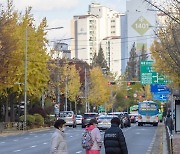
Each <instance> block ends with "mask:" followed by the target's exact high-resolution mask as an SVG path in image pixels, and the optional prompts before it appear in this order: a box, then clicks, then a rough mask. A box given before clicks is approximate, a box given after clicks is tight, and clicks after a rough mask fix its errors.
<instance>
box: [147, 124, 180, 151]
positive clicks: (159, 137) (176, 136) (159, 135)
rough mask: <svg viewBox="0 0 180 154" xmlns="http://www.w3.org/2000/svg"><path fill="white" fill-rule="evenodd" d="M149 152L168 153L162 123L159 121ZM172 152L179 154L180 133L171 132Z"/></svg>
mask: <svg viewBox="0 0 180 154" xmlns="http://www.w3.org/2000/svg"><path fill="white" fill-rule="evenodd" d="M150 153H151V154H168V144H167V136H166V129H165V125H164V123H159V126H158V128H157V131H156V134H155V141H154V144H153V146H152V150H151V152H150ZM172 153H173V154H180V133H173V136H172Z"/></svg>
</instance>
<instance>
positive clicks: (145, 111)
mask: <svg viewBox="0 0 180 154" xmlns="http://www.w3.org/2000/svg"><path fill="white" fill-rule="evenodd" d="M158 113H159V109H158V103H156V102H153V101H143V102H139V104H138V126H143V124H152V125H153V126H158Z"/></svg>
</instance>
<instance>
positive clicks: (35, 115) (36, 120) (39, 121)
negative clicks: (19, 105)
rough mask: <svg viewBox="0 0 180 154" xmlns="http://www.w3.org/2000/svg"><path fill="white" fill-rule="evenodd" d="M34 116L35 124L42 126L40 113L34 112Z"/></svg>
mask: <svg viewBox="0 0 180 154" xmlns="http://www.w3.org/2000/svg"><path fill="white" fill-rule="evenodd" d="M33 116H34V118H35V125H37V126H43V125H44V118H43V117H42V115H40V114H34V115H33Z"/></svg>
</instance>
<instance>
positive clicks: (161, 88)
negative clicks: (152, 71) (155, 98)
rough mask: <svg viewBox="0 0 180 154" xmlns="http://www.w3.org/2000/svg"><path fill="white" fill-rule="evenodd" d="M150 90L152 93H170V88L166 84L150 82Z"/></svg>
mask: <svg viewBox="0 0 180 154" xmlns="http://www.w3.org/2000/svg"><path fill="white" fill-rule="evenodd" d="M151 92H153V93H170V89H169V88H168V86H167V85H166V84H151Z"/></svg>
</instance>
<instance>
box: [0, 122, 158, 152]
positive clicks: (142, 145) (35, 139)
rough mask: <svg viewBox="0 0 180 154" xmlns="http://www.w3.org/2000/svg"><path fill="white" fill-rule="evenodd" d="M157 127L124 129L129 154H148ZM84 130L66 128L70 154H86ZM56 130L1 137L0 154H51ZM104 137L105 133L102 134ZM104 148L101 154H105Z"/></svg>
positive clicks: (146, 126)
mask: <svg viewBox="0 0 180 154" xmlns="http://www.w3.org/2000/svg"><path fill="white" fill-rule="evenodd" d="M156 129H157V127H153V126H151V125H145V126H137V125H136V124H132V126H131V127H129V128H124V129H123V132H124V135H125V138H126V143H127V146H128V151H129V154H146V153H147V152H148V151H150V149H151V147H152V145H153V142H154V136H155V133H156ZM83 131H84V129H82V128H81V127H80V126H78V127H77V128H69V127H67V128H66V131H65V134H66V139H67V143H68V151H69V154H84V153H85V151H84V150H83V149H82V148H81V137H82V133H83ZM53 132H54V129H51V130H48V131H42V132H31V133H27V134H22V135H14V136H5V137H0V154H49V149H50V139H51V136H52V134H53ZM101 134H102V137H103V134H104V132H103V131H102V132H101ZM104 153H105V152H104V147H102V150H101V154H104Z"/></svg>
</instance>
